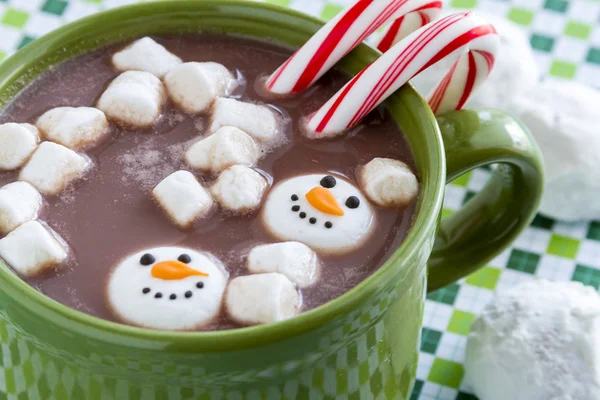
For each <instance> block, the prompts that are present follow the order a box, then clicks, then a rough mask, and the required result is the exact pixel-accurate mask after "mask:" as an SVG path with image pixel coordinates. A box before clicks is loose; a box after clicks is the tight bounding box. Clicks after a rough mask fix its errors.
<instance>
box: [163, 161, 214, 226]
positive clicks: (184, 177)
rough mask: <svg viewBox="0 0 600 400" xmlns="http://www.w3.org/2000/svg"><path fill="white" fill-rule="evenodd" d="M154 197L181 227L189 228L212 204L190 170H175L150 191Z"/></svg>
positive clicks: (207, 194) (208, 195) (206, 192)
mask: <svg viewBox="0 0 600 400" xmlns="http://www.w3.org/2000/svg"><path fill="white" fill-rule="evenodd" d="M152 194H153V195H154V199H155V200H156V202H157V203H158V204H159V205H160V207H161V208H162V209H163V210H164V211H165V212H166V213H167V214H168V215H169V217H170V218H171V219H172V220H173V222H175V223H176V224H177V225H179V227H181V228H189V227H190V226H191V225H192V224H193V223H194V221H195V220H196V219H198V218H199V217H201V216H202V215H204V214H206V212H208V210H209V209H210V207H211V206H212V203H213V201H212V198H211V197H210V194H209V193H208V191H207V190H206V189H204V187H202V185H200V183H198V180H197V179H196V177H194V175H193V174H192V173H191V172H188V171H177V172H173V173H172V174H171V175H169V176H167V177H166V178H165V179H163V180H162V181H161V182H160V183H159V184H158V185H156V187H155V188H154V190H153V191H152Z"/></svg>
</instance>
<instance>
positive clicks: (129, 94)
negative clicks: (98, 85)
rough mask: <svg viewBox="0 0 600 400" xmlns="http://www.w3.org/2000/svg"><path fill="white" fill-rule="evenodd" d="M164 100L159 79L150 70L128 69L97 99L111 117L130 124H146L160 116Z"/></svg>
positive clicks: (138, 125)
mask: <svg viewBox="0 0 600 400" xmlns="http://www.w3.org/2000/svg"><path fill="white" fill-rule="evenodd" d="M164 100H165V90H164V88H163V84H162V82H161V81H160V80H159V79H158V78H157V77H155V76H154V75H152V74H151V73H149V72H143V71H127V72H123V73H122V74H121V75H119V76H117V77H116V78H115V79H114V80H113V81H112V82H111V83H110V85H108V88H106V90H105V91H104V93H102V96H100V100H98V108H99V109H100V110H102V111H104V112H105V113H106V116H107V117H108V118H110V119H113V120H115V121H118V122H120V123H123V124H126V125H130V126H133V127H147V126H150V125H152V124H153V123H154V121H156V119H157V118H158V117H159V115H160V112H161V109H162V105H163V103H164Z"/></svg>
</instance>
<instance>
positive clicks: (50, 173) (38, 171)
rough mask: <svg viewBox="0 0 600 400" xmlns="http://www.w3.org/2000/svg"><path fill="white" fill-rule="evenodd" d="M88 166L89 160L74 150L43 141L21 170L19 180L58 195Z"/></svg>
mask: <svg viewBox="0 0 600 400" xmlns="http://www.w3.org/2000/svg"><path fill="white" fill-rule="evenodd" d="M88 166H89V162H88V160H87V159H86V158H85V157H83V156H81V155H79V154H77V153H75V152H74V151H73V150H70V149H67V148H66V147H64V146H62V145H60V144H56V143H52V142H43V143H42V144H40V146H39V147H38V149H37V150H36V151H35V153H33V155H32V156H31V159H30V160H29V162H28V163H27V164H26V165H25V167H23V169H22V170H21V174H20V175H19V180H22V181H25V182H29V183H31V184H32V185H33V186H35V188H36V189H37V190H39V191H40V192H41V193H43V194H48V195H56V194H59V193H60V192H61V191H63V190H64V189H65V188H66V187H67V185H68V184H69V183H71V182H73V181H74V180H76V179H77V178H80V177H81V176H82V175H83V173H84V172H85V170H86V169H87V168H88Z"/></svg>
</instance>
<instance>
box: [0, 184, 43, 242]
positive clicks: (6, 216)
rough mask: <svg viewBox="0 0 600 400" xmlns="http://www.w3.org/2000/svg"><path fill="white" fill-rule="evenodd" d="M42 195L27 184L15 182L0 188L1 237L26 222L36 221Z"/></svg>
mask: <svg viewBox="0 0 600 400" xmlns="http://www.w3.org/2000/svg"><path fill="white" fill-rule="evenodd" d="M41 208H42V195H41V194H40V192H38V191H37V190H36V189H35V188H34V187H33V186H31V185H30V184H29V183H27V182H13V183H9V184H8V185H4V186H2V188H0V236H2V235H6V234H7V233H9V232H11V231H12V230H14V229H15V228H17V227H18V226H19V225H21V224H23V223H24V222H27V221H30V220H32V219H36V218H37V217H38V213H39V211H40V209H41Z"/></svg>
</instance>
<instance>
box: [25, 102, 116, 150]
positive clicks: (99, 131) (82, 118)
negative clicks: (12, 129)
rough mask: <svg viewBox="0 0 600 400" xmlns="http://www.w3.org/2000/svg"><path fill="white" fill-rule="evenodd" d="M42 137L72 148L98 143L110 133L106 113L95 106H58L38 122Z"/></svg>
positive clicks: (47, 112)
mask: <svg viewBox="0 0 600 400" xmlns="http://www.w3.org/2000/svg"><path fill="white" fill-rule="evenodd" d="M36 126H37V128H38V129H39V130H40V133H41V135H42V137H44V138H46V139H48V140H51V141H53V142H56V143H58V144H62V145H63V146H66V147H69V148H71V149H82V148H86V147H89V146H90V145H93V144H96V143H98V142H99V141H100V140H102V139H103V138H104V137H106V134H107V133H108V121H107V120H106V116H105V115H104V113H103V112H102V111H100V110H98V109H97V108H93V107H57V108H53V109H51V110H49V111H46V112H45V113H44V114H42V116H41V117H40V118H38V120H37V122H36Z"/></svg>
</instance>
